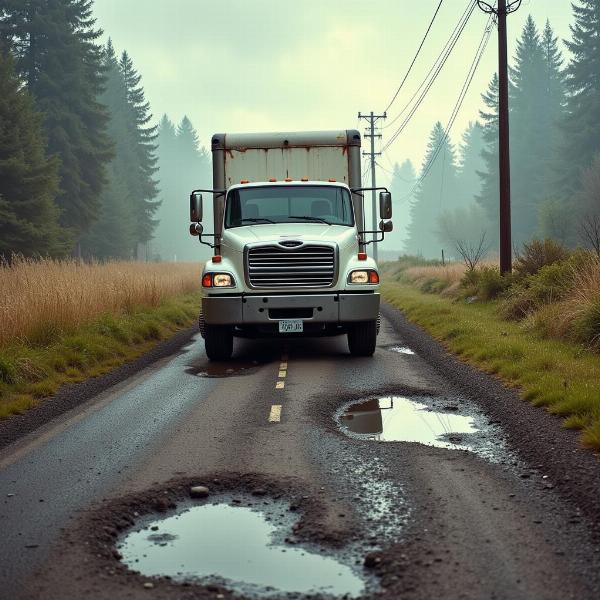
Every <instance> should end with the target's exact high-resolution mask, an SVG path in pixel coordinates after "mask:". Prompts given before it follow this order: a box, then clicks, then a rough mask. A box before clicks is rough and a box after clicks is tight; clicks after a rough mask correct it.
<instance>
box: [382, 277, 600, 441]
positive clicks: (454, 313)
mask: <svg viewBox="0 0 600 600" xmlns="http://www.w3.org/2000/svg"><path fill="white" fill-rule="evenodd" d="M383 296H384V298H385V300H386V301H387V302H389V303H390V304H391V305H393V306H395V307H396V308H399V309H401V310H402V311H403V312H404V313H405V314H406V316H407V317H408V318H409V319H410V320H411V321H413V322H415V323H417V324H419V325H421V326H422V327H424V328H425V329H426V330H427V331H429V332H430V333H431V334H432V335H433V337H435V338H436V339H438V340H440V341H441V342H443V343H444V344H445V346H446V347H447V348H448V349H449V350H450V351H451V352H453V353H455V354H457V355H459V356H460V357H461V358H463V359H465V360H466V361H467V362H470V363H472V364H474V365H476V366H477V367H479V368H482V369H483V370H485V371H487V372H489V373H493V374H496V375H498V376H499V377H500V378H502V379H503V380H504V381H505V382H506V383H507V384H509V385H511V386H514V387H517V388H518V389H519V390H520V392H521V394H522V396H523V397H524V398H525V399H526V400H529V401H531V402H532V403H533V404H535V405H536V406H543V407H546V408H547V410H549V411H550V412H551V413H554V414H557V415H560V416H563V417H565V420H564V426H565V427H567V428H572V429H578V430H581V431H582V436H581V439H582V442H583V443H584V444H585V445H587V446H590V447H594V448H600V355H598V353H595V352H592V351H590V350H587V349H585V348H584V347H583V346H581V345H578V344H575V343H573V342H570V341H561V340H556V339H549V338H548V337H543V336H542V335H541V334H539V333H536V332H532V331H531V330H527V329H526V328H525V327H524V325H523V323H522V322H515V321H507V320H505V319H503V318H502V317H501V316H500V315H499V314H498V302H496V301H492V302H485V303H478V302H476V303H472V304H467V303H466V302H465V301H464V300H456V299H452V298H451V297H447V296H440V295H435V294H430V293H424V292H422V291H420V290H418V289H416V288H415V287H414V286H413V285H410V284H406V283H395V282H390V281H388V282H386V283H384V285H383Z"/></svg>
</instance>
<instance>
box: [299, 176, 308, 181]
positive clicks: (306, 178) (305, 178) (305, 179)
mask: <svg viewBox="0 0 600 600" xmlns="http://www.w3.org/2000/svg"><path fill="white" fill-rule="evenodd" d="M300 181H308V177H303V178H302V179H301V180H300Z"/></svg>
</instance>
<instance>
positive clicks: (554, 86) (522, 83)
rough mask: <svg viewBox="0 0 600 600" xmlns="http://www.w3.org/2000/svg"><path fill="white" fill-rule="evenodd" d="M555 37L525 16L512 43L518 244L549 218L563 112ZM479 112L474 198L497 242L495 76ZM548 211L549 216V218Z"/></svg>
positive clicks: (513, 187)
mask: <svg viewBox="0 0 600 600" xmlns="http://www.w3.org/2000/svg"><path fill="white" fill-rule="evenodd" d="M561 65H562V58H561V55H560V51H559V49H558V44H557V39H556V37H555V36H554V33H553V31H552V28H551V27H550V24H549V23H547V24H546V27H545V29H544V32H543V34H542V35H540V33H539V31H538V29H537V27H536V25H535V23H534V21H533V19H532V18H531V16H530V17H529V18H528V19H527V22H526V24H525V27H524V29H523V32H522V35H521V38H520V39H519V41H518V44H517V51H516V55H515V61H514V67H513V68H512V69H511V88H510V93H511V192H512V215H513V219H512V222H513V241H514V243H515V244H517V245H520V244H522V243H523V242H525V241H527V240H529V239H531V238H532V237H533V236H535V235H536V234H538V233H541V234H542V235H544V236H545V235H549V234H550V232H549V231H546V230H545V229H546V228H547V227H548V226H549V224H550V223H551V222H552V221H553V220H554V219H555V215H556V208H557V207H556V205H555V201H554V197H555V196H554V194H555V176H554V174H553V172H554V168H555V161H556V156H557V154H558V151H559V144H560V135H559V133H560V132H559V129H558V127H559V123H560V121H561V119H562V118H563V116H564V106H565V92H566V90H565V84H564V75H563V73H562V70H561ZM482 98H483V102H484V105H485V109H484V110H483V111H482V112H481V118H482V121H483V124H484V139H485V142H486V147H485V149H484V151H483V153H482V156H483V159H484V163H485V167H484V169H483V170H482V171H481V177H482V190H481V194H480V195H479V196H478V202H479V204H480V205H481V207H482V208H483V209H484V211H485V213H486V215H487V217H488V219H489V220H490V222H491V224H492V227H491V233H492V235H491V236H490V241H493V242H494V243H497V239H498V238H497V235H498V234H497V231H498V219H499V213H498V211H499V196H498V77H497V75H494V77H493V79H492V81H491V83H490V86H489V88H488V90H487V92H486V93H485V94H484V95H483V97H482ZM552 215H554V216H552Z"/></svg>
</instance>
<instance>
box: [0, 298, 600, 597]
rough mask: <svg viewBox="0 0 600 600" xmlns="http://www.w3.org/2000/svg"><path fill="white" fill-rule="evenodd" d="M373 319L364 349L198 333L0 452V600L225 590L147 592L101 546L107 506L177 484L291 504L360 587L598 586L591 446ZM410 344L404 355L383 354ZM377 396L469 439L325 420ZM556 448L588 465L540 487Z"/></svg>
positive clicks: (571, 593)
mask: <svg viewBox="0 0 600 600" xmlns="http://www.w3.org/2000/svg"><path fill="white" fill-rule="evenodd" d="M386 315H387V318H385V319H384V321H383V326H382V332H381V335H380V337H379V341H378V349H377V352H376V354H375V356H374V357H373V358H364V359H363V358H352V357H350V356H349V355H348V353H347V348H346V343H345V338H343V337H342V338H331V339H323V340H289V341H288V342H287V343H285V344H284V343H283V342H281V343H280V342H278V341H276V342H274V341H245V340H242V341H237V342H236V351H235V356H234V359H233V360H232V361H230V362H229V363H227V364H224V365H219V366H215V365H211V364H210V363H209V361H208V360H207V358H206V356H205V354H204V349H203V343H202V340H201V339H200V338H199V337H196V338H194V339H193V340H191V341H190V342H189V343H187V344H186V345H184V346H183V347H180V348H179V349H178V350H177V351H176V352H175V353H174V354H172V355H170V356H168V357H166V358H163V359H160V360H158V361H156V362H154V363H152V364H150V365H148V366H146V367H145V368H143V369H142V370H140V371H139V372H137V373H136V374H134V375H132V376H130V377H128V378H127V379H126V380H125V381H122V382H120V383H117V384H116V385H113V386H111V387H109V388H108V389H106V390H105V391H104V392H102V393H100V394H98V395H96V396H94V397H92V398H90V399H89V400H87V401H86V402H84V403H82V404H80V405H79V406H76V407H75V408H72V409H70V410H69V411H67V412H65V413H64V414H63V415H61V416H58V417H56V418H54V419H53V420H51V421H50V422H48V423H47V424H45V425H44V426H42V427H41V428H38V429H37V430H36V431H33V432H31V433H29V434H28V435H25V436H24V437H22V438H21V439H20V440H18V441H16V442H14V443H12V444H10V445H8V446H7V447H5V448H4V449H3V450H2V451H0V532H1V536H0V537H1V544H0V597H2V598H20V597H24V598H76V597H87V598H111V600H114V598H120V597H132V598H136V597H138V596H139V597H142V598H143V597H145V598H153V597H157V598H159V597H160V598H171V597H173V598H182V597H215V595H217V597H228V594H229V593H228V591H227V590H224V589H223V590H220V591H219V593H218V594H216V592H215V590H214V589H212V588H203V587H201V586H186V587H182V586H180V585H175V584H172V583H171V582H169V581H157V582H156V585H154V584H153V586H154V587H150V586H144V582H147V581H146V580H143V579H141V578H139V577H138V576H131V575H130V574H128V573H126V572H125V571H124V569H122V568H119V566H118V562H117V560H116V558H114V556H112V555H111V556H108V557H107V556H105V554H104V553H103V551H102V550H101V549H102V548H104V547H105V546H106V536H104V537H103V535H104V534H102V535H100V533H101V532H99V530H100V529H102V526H103V524H107V525H110V523H111V519H112V520H113V521H114V520H115V519H116V518H117V517H118V511H119V510H121V508H120V507H122V508H123V511H126V506H128V504H127V503H129V504H131V503H132V502H133V503H135V502H139V510H140V512H144V510H145V505H144V502H145V501H146V500H148V502H150V503H154V504H153V506H156V497H157V494H162V493H163V492H166V494H165V495H166V497H167V498H169V499H170V500H169V501H171V499H174V500H175V501H177V498H178V497H179V496H178V494H179V495H181V490H183V489H187V486H188V484H189V483H200V484H207V485H209V487H216V488H218V487H219V486H221V487H223V486H225V488H226V491H228V492H231V493H236V492H240V493H243V492H249V491H251V488H252V487H253V486H254V487H256V485H261V486H262V487H264V488H265V489H266V490H268V491H269V494H271V495H276V496H277V497H278V498H280V499H283V500H286V501H289V502H295V501H297V500H298V498H300V500H299V507H300V509H299V510H300V514H301V515H302V526H301V527H302V530H303V532H302V533H299V534H298V535H299V536H300V538H299V543H306V544H309V543H315V542H319V543H321V545H322V546H323V548H326V549H327V548H331V549H332V552H333V548H340V547H341V548H343V546H344V545H347V546H348V547H349V548H350V547H351V548H353V552H354V554H355V555H356V556H358V558H359V560H360V561H361V562H362V560H363V559H364V557H365V556H366V555H369V556H370V558H371V559H373V560H371V561H370V562H369V561H368V566H369V573H370V574H371V575H372V576H373V579H372V581H373V582H374V583H373V585H372V587H371V588H369V591H368V595H373V596H374V597H388V598H398V597H402V598H442V597H443V598H447V599H454V598H474V599H478V598H499V599H500V598H506V599H509V598H510V599H511V600H514V599H519V598H535V599H540V598H544V599H545V598H548V599H550V598H557V599H558V598H561V599H562V598H581V599H585V598H590V599H592V598H598V597H600V543H599V538H598V536H597V526H598V522H599V521H600V515H598V514H595V505H594V504H593V498H594V497H595V496H596V489H597V488H596V487H595V486H597V481H598V479H600V478H599V477H598V475H600V469H599V468H598V464H600V463H598V461H597V457H595V456H593V455H591V454H590V453H589V452H587V451H581V450H580V449H578V448H577V446H576V442H575V438H574V437H573V436H572V434H571V433H569V434H566V433H565V432H561V430H560V428H559V423H558V421H555V420H554V418H552V417H549V416H548V415H545V414H544V413H542V411H540V410H539V409H533V408H531V407H530V406H528V405H524V404H523V403H522V402H520V401H519V400H518V399H517V398H516V396H515V395H514V394H513V393H509V392H507V393H506V394H505V395H498V394H499V392H498V391H497V388H498V384H497V383H496V382H493V381H492V380H491V379H489V380H488V379H487V377H485V376H479V375H477V374H475V373H471V371H469V370H467V371H461V370H460V367H456V369H458V370H452V368H451V367H450V366H449V365H454V364H455V361H453V359H451V358H449V357H445V356H443V351H442V350H441V349H440V348H439V347H438V346H437V345H436V344H435V343H434V342H432V341H431V340H429V338H428V337H427V336H426V335H424V334H422V333H419V332H418V331H416V329H415V328H413V327H411V326H408V325H406V324H405V323H404V322H403V320H402V319H401V318H396V315H394V314H393V311H390V310H389V309H388V310H387V311H386ZM407 346H408V347H410V348H412V350H414V351H415V354H403V353H399V352H397V351H396V350H395V349H397V347H407ZM445 361H451V362H445ZM481 377H483V379H481ZM488 389H489V390H490V391H489V393H488V392H487V391H485V390H488ZM482 390H483V391H482ZM388 396H396V397H405V398H409V399H418V400H419V402H421V403H424V404H425V405H427V406H429V407H430V408H434V409H436V410H438V411H440V412H441V413H444V414H446V415H455V416H459V415H462V416H466V417H469V418H471V419H472V420H471V423H472V424H475V425H476V426H477V428H478V429H479V433H477V434H474V435H472V436H469V435H467V436H462V437H461V438H459V439H458V440H454V442H455V443H456V444H457V445H460V446H461V447H463V446H468V447H469V450H466V451H465V450H458V449H455V448H452V447H449V448H434V447H430V446H426V445H423V444H420V443H414V442H389V443H386V442H381V441H379V442H377V441H370V440H366V439H361V438H360V436H359V437H356V436H355V437H349V436H347V435H344V434H343V433H342V432H341V431H340V429H339V427H338V423H337V421H336V415H338V416H339V414H340V410H341V409H342V407H343V406H344V405H345V404H347V403H348V402H349V401H351V400H358V399H366V398H378V397H388ZM511 403H512V404H511ZM498 412H499V414H497V413H498ZM382 414H383V420H384V421H385V419H386V418H388V416H389V414H388V413H382ZM444 423H446V421H444V420H443V419H442V425H443V426H444ZM524 424H527V428H525V426H524ZM446 427H447V426H446ZM542 429H543V430H544V431H546V430H548V429H550V434H551V435H550V437H548V439H546V437H544V435H545V434H542V433H540V434H539V436H542V437H536V436H538V433H537V431H538V430H542ZM566 435H568V436H570V437H564V436H566ZM548 440H549V441H548ZM569 444H571V446H569ZM533 445H535V448H534V449H532V446H533ZM568 453H570V455H569V456H568V460H569V461H578V462H577V465H579V464H584V465H585V470H584V471H583V472H582V473H579V474H578V472H571V471H570V473H571V477H570V478H568V479H564V478H561V480H560V481H556V479H557V476H556V473H557V471H556V469H557V468H558V466H557V465H560V464H563V463H561V461H564V460H566V459H565V456H566V455H567V454H568ZM533 457H535V463H534V462H532V461H533V460H534V459H533ZM568 467H569V465H567V464H566V463H564V467H563V468H564V469H567V468H568ZM590 478H591V479H590ZM563 479H564V480H563ZM580 479H581V481H580ZM583 479H585V480H583ZM590 481H591V482H596V483H590ZM213 482H216V483H214V484H213ZM573 488H575V489H576V490H577V489H579V488H581V494H578V493H571V492H572V490H573ZM586 494H587V496H589V497H590V498H592V500H590V501H589V502H587V503H586V498H587V496H586ZM129 516H130V513H129ZM109 528H110V527H109ZM105 529H106V528H105ZM117 529H118V527H117ZM356 556H355V557H356ZM111 561H112V563H111ZM113 563H114V564H113ZM356 568H357V569H358V571H361V570H363V567H362V566H358V567H356Z"/></svg>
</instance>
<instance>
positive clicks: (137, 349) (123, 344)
mask: <svg viewBox="0 0 600 600" xmlns="http://www.w3.org/2000/svg"><path fill="white" fill-rule="evenodd" d="M199 305H200V299H199V295H198V293H187V294H179V295H177V296H174V297H171V298H166V299H164V300H162V301H160V302H159V303H158V304H156V305H154V306H138V307H132V308H130V309H129V310H125V311H122V312H119V313H115V314H112V313H110V312H106V313H104V314H101V315H99V316H97V317H96V318H93V319H91V320H90V321H89V322H87V323H85V324H82V325H78V326H77V327H74V328H72V329H69V328H67V329H65V330H55V331H54V332H53V334H52V336H51V337H50V338H48V336H44V337H43V339H35V338H26V339H17V338H15V339H13V340H12V341H11V342H9V343H8V344H6V345H3V346H2V347H0V419H3V418H7V417H9V416H10V415H13V414H17V413H20V412H23V411H25V410H27V409H29V408H31V407H33V406H35V405H36V404H37V403H39V402H40V401H42V399H43V398H44V397H47V396H50V395H52V394H53V393H55V392H56V391H57V390H58V388H59V387H60V386H61V385H64V384H66V383H75V382H78V381H82V380H84V379H87V378H89V377H94V376H97V375H100V374H102V373H106V372H107V371H109V370H111V369H113V368H115V367H117V366H119V365H121V364H123V363H125V362H128V361H131V360H133V359H135V358H137V357H138V356H140V355H141V354H143V353H144V352H147V351H148V350H150V349H151V348H152V347H154V346H155V345H156V344H157V343H158V342H159V341H160V340H162V339H165V338H167V337H169V336H170V335H172V334H173V333H174V332H176V331H177V330H180V329H182V328H184V327H188V326H190V325H191V324H192V323H193V322H194V321H195V319H196V318H197V315H198V307H199ZM49 340H50V341H49Z"/></svg>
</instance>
